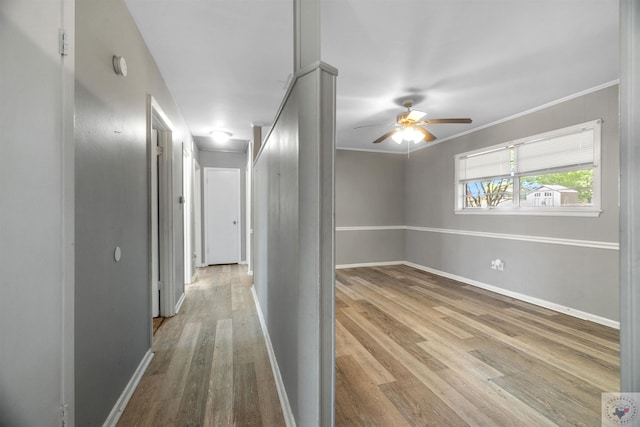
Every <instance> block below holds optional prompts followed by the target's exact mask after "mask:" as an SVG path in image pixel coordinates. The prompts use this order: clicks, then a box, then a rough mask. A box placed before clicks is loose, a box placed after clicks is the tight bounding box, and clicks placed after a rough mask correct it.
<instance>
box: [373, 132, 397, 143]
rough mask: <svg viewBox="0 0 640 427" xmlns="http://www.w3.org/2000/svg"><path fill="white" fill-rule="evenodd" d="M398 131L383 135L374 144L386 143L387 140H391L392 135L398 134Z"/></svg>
mask: <svg viewBox="0 0 640 427" xmlns="http://www.w3.org/2000/svg"><path fill="white" fill-rule="evenodd" d="M397 131H398V129H394V130H392V131H391V132H387V133H385V134H384V135H382V136H381V137H380V138H378V139H376V140H375V141H373V143H374V144H377V143H379V142H382V141H384V140H385V139H387V138H389V137H390V136H391V135H393V134H394V133H396V132H397Z"/></svg>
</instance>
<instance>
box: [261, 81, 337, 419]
mask: <svg viewBox="0 0 640 427" xmlns="http://www.w3.org/2000/svg"><path fill="white" fill-rule="evenodd" d="M334 108H335V75H334V74H330V73H329V72H326V71H323V70H322V69H314V70H313V71H311V72H309V73H308V74H306V75H304V76H302V77H298V78H297V79H296V80H295V81H294V83H293V86H292V89H291V91H290V92H289V93H288V96H287V98H286V100H285V103H284V104H283V107H282V110H281V111H280V112H279V114H278V117H277V120H276V122H275V125H274V127H273V129H272V131H271V133H270V134H269V136H268V139H267V140H266V142H265V144H264V145H263V147H262V150H261V152H260V154H259V157H258V158H257V160H256V162H255V164H254V185H255V192H254V194H255V199H254V204H253V206H254V221H255V223H254V230H255V233H254V241H255V245H256V251H255V254H256V259H255V263H254V285H255V289H256V293H257V296H258V300H259V303H260V308H261V311H262V313H263V315H264V318H265V322H266V325H267V328H268V331H269V335H270V338H271V342H272V344H273V350H274V353H275V356H276V360H277V363H278V365H279V368H280V372H281V375H282V379H283V382H284V386H285V389H286V393H287V395H288V399H289V402H290V405H291V409H292V413H293V416H294V417H295V420H296V422H297V424H298V425H300V426H314V425H330V423H331V421H330V420H331V418H332V413H333V404H332V402H333V369H334V368H333V352H334V346H333V322H334V313H333V298H334V295H333V278H334V254H333V247H334V245H333V244H334V241H333V237H334V221H333V214H334V211H333V200H334V197H333V196H334V194H333V189H334V186H333V173H334V169H333V165H334V157H333V156H334V149H335V142H334V135H335V134H334V123H335V122H334V120H335V110H334Z"/></svg>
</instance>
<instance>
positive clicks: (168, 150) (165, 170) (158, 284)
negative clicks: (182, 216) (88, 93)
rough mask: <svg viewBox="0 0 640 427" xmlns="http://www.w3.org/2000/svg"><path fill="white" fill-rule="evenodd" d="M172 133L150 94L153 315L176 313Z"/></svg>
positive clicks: (149, 161)
mask: <svg viewBox="0 0 640 427" xmlns="http://www.w3.org/2000/svg"><path fill="white" fill-rule="evenodd" d="M172 135H173V126H172V125H171V122H170V121H169V119H168V118H167V116H166V115H165V114H164V112H163V111H162V109H161V108H160V106H159V105H158V103H157V102H156V100H155V99H154V98H153V97H152V96H149V97H148V102H147V144H148V150H147V152H148V155H149V157H148V170H149V281H150V283H149V293H150V297H149V304H150V309H151V317H152V318H156V317H159V316H162V317H170V316H173V315H174V314H175V283H174V280H175V279H174V277H175V267H174V265H175V262H174V260H175V255H174V253H175V251H174V230H173V204H172V200H173V198H172V194H173V185H172V183H173V177H172V164H173V153H172V151H173V142H172Z"/></svg>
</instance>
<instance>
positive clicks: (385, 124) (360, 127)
mask: <svg viewBox="0 0 640 427" xmlns="http://www.w3.org/2000/svg"><path fill="white" fill-rule="evenodd" d="M374 126H388V124H387V123H380V124H377V125H360V126H356V127H354V129H362V128H370V127H374Z"/></svg>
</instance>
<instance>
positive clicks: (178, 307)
mask: <svg viewBox="0 0 640 427" xmlns="http://www.w3.org/2000/svg"><path fill="white" fill-rule="evenodd" d="M185 296H186V294H185V293H184V292H183V293H182V295H180V299H179V300H178V302H177V303H176V314H178V312H179V311H180V307H182V303H183V302H184V297H185Z"/></svg>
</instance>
